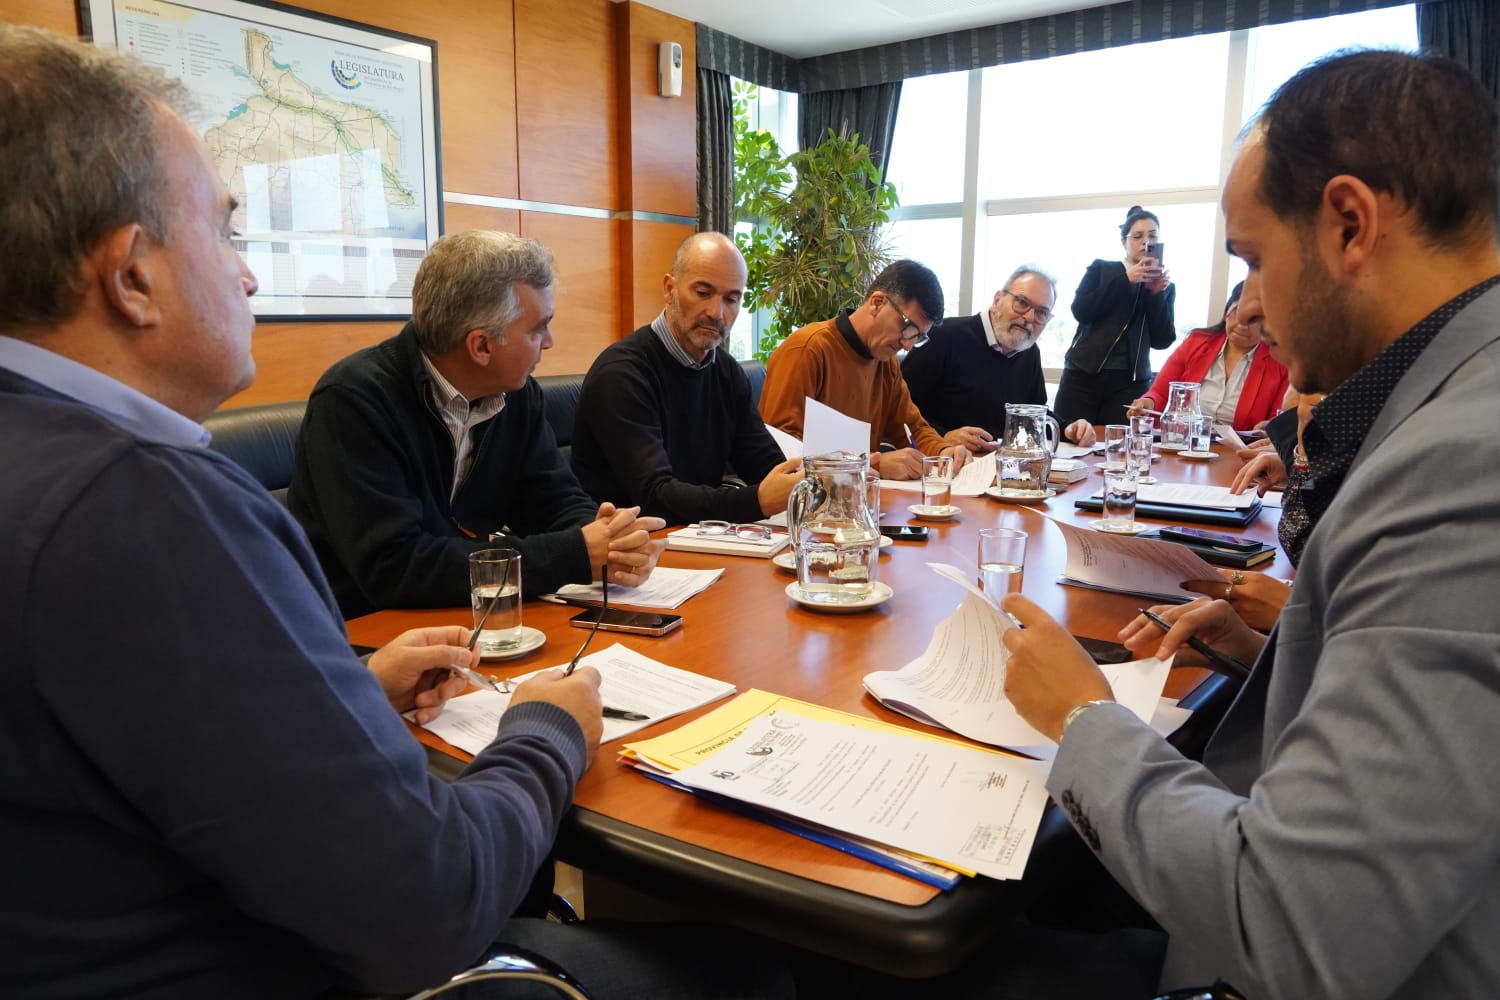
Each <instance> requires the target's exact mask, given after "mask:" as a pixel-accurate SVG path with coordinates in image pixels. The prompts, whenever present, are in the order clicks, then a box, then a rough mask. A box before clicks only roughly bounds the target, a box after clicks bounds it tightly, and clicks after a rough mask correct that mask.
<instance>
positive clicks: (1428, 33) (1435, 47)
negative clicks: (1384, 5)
mask: <svg viewBox="0 0 1500 1000" xmlns="http://www.w3.org/2000/svg"><path fill="white" fill-rule="evenodd" d="M1417 40H1418V41H1419V42H1421V44H1422V47H1423V48H1424V49H1431V50H1432V51H1434V52H1438V53H1441V54H1442V55H1445V56H1447V57H1448V58H1450V59H1452V60H1454V61H1456V62H1459V63H1462V64H1463V65H1464V66H1467V67H1468V68H1469V71H1470V72H1472V73H1473V74H1474V75H1475V76H1477V77H1479V80H1480V82H1481V83H1483V84H1484V86H1485V88H1486V89H1487V90H1489V92H1490V96H1491V97H1493V98H1495V99H1496V101H1500V14H1497V13H1496V8H1495V2H1494V0H1436V2H1432V3H1419V4H1417Z"/></svg>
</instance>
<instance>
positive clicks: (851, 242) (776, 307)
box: [734, 84, 897, 359]
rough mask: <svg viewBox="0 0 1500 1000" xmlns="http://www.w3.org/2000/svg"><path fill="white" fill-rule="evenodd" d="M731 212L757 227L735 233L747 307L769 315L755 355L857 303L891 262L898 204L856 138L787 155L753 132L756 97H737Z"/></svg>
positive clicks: (833, 137)
mask: <svg viewBox="0 0 1500 1000" xmlns="http://www.w3.org/2000/svg"><path fill="white" fill-rule="evenodd" d="M734 96H735V144H734V147H735V148H734V154H735V171H734V180H735V209H736V215H737V218H738V219H739V220H740V222H742V223H750V224H751V225H753V226H754V228H753V229H752V230H751V231H749V232H748V233H747V232H744V231H743V230H741V231H739V232H737V233H736V239H737V240H738V242H739V246H740V251H741V252H742V253H743V254H744V255H745V262H746V264H747V265H748V267H749V272H750V277H749V287H748V289H747V290H746V294H747V298H748V299H749V303H750V305H751V307H752V308H754V309H756V310H767V311H769V312H770V315H771V318H770V320H769V322H767V323H765V325H764V326H763V327H762V330H761V335H760V338H759V343H758V344H757V345H756V349H755V356H756V357H758V358H761V359H764V358H767V357H769V356H770V354H771V352H772V351H774V350H775V349H776V347H777V346H778V345H779V344H780V343H781V342H782V341H783V340H785V339H786V337H787V335H788V334H790V333H791V332H792V331H793V330H796V329H797V328H798V327H801V326H805V325H806V324H808V323H812V322H816V321H818V320H824V319H828V318H829V317H831V316H833V315H835V314H836V313H837V312H838V311H839V310H840V309H842V308H844V307H845V306H852V305H856V304H858V303H859V301H860V299H861V297H862V296H863V295H864V293H865V289H866V288H867V287H868V286H869V284H870V282H871V280H873V279H874V277H875V275H876V274H878V273H879V272H880V270H881V269H882V268H884V267H885V266H886V264H888V263H890V260H891V252H890V244H889V242H888V240H887V238H886V224H887V223H888V222H889V221H890V210H891V209H892V208H894V207H895V205H896V203H897V198H896V189H895V186H894V185H892V184H889V183H887V182H886V181H885V179H884V178H883V177H882V176H881V174H880V171H878V170H877V169H876V168H875V164H874V163H872V162H871V160H870V150H869V147H867V146H866V145H865V144H864V143H863V142H861V141H860V139H859V134H858V133H854V134H852V135H837V134H835V133H834V132H833V130H832V129H829V131H828V135H827V136H825V137H824V139H823V141H822V142H821V143H819V144H818V145H817V146H814V147H813V148H812V149H805V150H801V151H799V152H796V153H792V154H790V155H789V156H783V155H782V153H781V149H780V147H779V146H778V145H777V143H776V140H775V138H774V137H772V135H771V134H770V133H769V132H767V131H765V130H764V129H752V128H751V127H750V125H749V116H748V108H749V105H750V102H751V101H753V100H754V96H755V89H754V87H753V86H751V85H749V84H741V85H737V86H736V91H735V95H734Z"/></svg>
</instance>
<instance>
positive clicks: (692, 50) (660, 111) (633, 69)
mask: <svg viewBox="0 0 1500 1000" xmlns="http://www.w3.org/2000/svg"><path fill="white" fill-rule="evenodd" d="M619 7H620V8H621V9H620V10H619V11H618V12H617V20H619V22H620V24H619V40H620V47H619V51H620V61H621V64H622V65H621V67H620V72H619V74H618V79H619V80H620V93H621V95H622V96H621V102H620V103H621V109H622V120H621V124H620V135H621V137H622V151H623V155H622V162H621V173H622V183H621V187H622V189H624V188H625V187H626V185H625V182H624V180H623V178H624V177H625V176H628V177H629V185H628V188H629V191H630V195H629V204H628V207H629V208H631V209H633V210H635V211H637V212H657V213H661V214H664V215H682V216H687V217H688V218H696V217H697V215H698V173H697V148H698V69H697V67H698V42H697V38H698V32H697V27H696V25H694V23H693V22H692V21H687V20H684V19H683V18H680V17H675V16H673V15H671V14H667V13H663V12H662V11H659V10H655V9H653V8H651V7H645V6H642V5H641V4H638V3H622V4H620V5H619ZM662 42H677V43H678V44H679V45H681V46H682V96H681V97H662V96H661V94H660V90H659V87H658V81H657V68H658V67H657V60H658V46H659V45H660V44H661V43H662ZM625 95H628V100H626V97H625ZM626 139H628V146H627V144H626V142H625V141H624V140H626Z"/></svg>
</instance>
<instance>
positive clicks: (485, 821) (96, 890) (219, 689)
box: [0, 369, 585, 1000]
mask: <svg viewBox="0 0 1500 1000" xmlns="http://www.w3.org/2000/svg"><path fill="white" fill-rule="evenodd" d="M0 426H4V427H5V433H4V435H3V436H0V468H4V469H5V470H6V473H5V477H4V479H3V483H0V524H4V525H5V531H4V535H3V536H0V537H3V542H0V649H3V650H4V654H3V655H4V666H3V668H0V685H3V689H0V886H4V890H3V892H0V995H3V996H6V997H46V998H49V1000H55V998H60V997H74V996H100V995H118V996H131V997H153V998H176V997H181V998H184V1000H186V998H194V1000H197V998H203V997H214V998H216V1000H222V998H237V997H246V998H249V997H262V998H263V997H273V996H274V997H278V998H288V997H290V998H296V997H311V996H315V995H317V994H318V993H320V992H321V991H323V990H326V989H327V988H329V987H330V986H337V987H340V988H344V989H356V990H361V991H368V992H408V991H411V990H413V989H416V988H418V987H420V986H424V985H430V984H431V983H433V982H436V981H440V980H441V979H443V978H445V977H446V976H448V975H449V974H451V973H452V972H454V971H457V970H458V969H459V968H462V967H463V966H465V965H467V964H469V963H470V962H471V961H472V960H473V959H474V958H476V957H477V956H478V955H479V954H480V952H481V951H482V950H483V949H484V947H485V946H486V945H487V944H488V943H489V942H490V941H491V940H492V939H493V938H494V937H495V935H496V933H497V932H498V930H499V928H500V927H501V925H502V924H503V923H504V921H505V920H506V918H507V916H508V915H509V914H510V913H511V911H512V910H513V908H514V907H515V905H516V903H517V901H518V900H520V899H521V897H522V896H523V894H524V893H525V891H526V888H527V886H528V883H529V880H530V878H531V876H532V875H533V874H534V873H535V871H536V870H537V868H538V866H539V865H540V864H541V863H542V861H543V860H544V858H545V857H546V853H547V851H548V848H549V847H550V845H551V842H552V839H553V837H554V835H555V833H556V830H557V827H558V824H559V822H560V820H561V817H562V815H563V812H564V810H565V809H567V807H568V804H569V802H570V800H571V797H572V792H573V788H574V784H575V782H576V781H577V778H578V776H579V775H580V774H581V773H582V770H583V767H584V764H585V761H584V745H583V741H582V735H581V733H580V732H579V730H578V727H577V724H576V723H574V722H573V720H572V719H571V718H570V717H568V716H567V715H566V714H565V713H563V712H562V710H561V709H558V708H556V707H554V706H550V705H535V706H534V705H530V704H528V705H526V706H523V708H521V709H518V710H516V711H513V712H511V713H508V714H507V715H506V716H505V718H504V721H503V722H502V724H501V727H500V733H499V736H498V738H497V740H496V741H495V742H494V743H492V744H491V745H490V747H489V748H488V749H486V750H485V752H484V753H482V754H481V755H480V756H479V757H478V758H477V759H476V760H475V761H474V763H473V764H472V765H471V766H470V767H469V768H468V769H467V770H466V771H465V773H464V774H463V776H462V777H461V778H460V779H458V780H457V781H456V782H454V783H453V784H452V785H446V784H444V783H442V782H441V781H439V780H437V779H435V778H432V777H430V776H429V775H428V774H427V772H426V769H425V757H424V754H423V752H422V749H421V747H420V746H419V745H418V744H417V743H416V741H414V740H413V739H412V738H411V736H410V734H409V733H408V732H406V730H405V727H404V725H403V723H402V722H401V720H400V719H399V718H398V717H397V715H396V714H395V713H394V712H393V711H392V710H391V707H390V704H389V703H388V702H387V700H386V698H385V696H384V693H383V692H382V690H381V688H380V686H379V684H378V683H377V682H376V680H375V679H374V677H373V676H372V675H371V674H370V673H369V671H368V670H366V669H365V667H364V666H363V665H362V664H360V662H359V661H358V660H357V659H355V658H354V656H353V655H352V654H351V652H350V650H349V647H348V645H347V644H346V636H345V633H344V630H343V626H342V623H341V621H340V619H339V616H338V612H337V609H336V608H335V606H334V602H333V598H332V595H331V594H330V592H329V590H328V587H327V585H326V583H325V582H324V581H323V577H322V575H321V573H319V571H318V567H317V563H316V560H315V559H314V557H313V554H312V552H311V551H310V550H309V548H308V546H307V542H306V539H305V538H304V537H303V535H302V532H301V531H300V530H299V529H298V528H297V526H296V524H295V523H293V522H292V520H291V519H290V518H289V517H287V516H286V514H285V512H284V511H282V510H281V508H280V507H279V506H278V505H277V504H276V503H275V502H274V501H273V500H272V499H271V498H270V497H269V495H268V494H267V493H266V492H265V491H264V490H263V489H261V488H260V487H259V486H258V485H257V484H256V483H254V482H253V481H252V480H251V479H250V478H249V477H248V476H247V475H246V474H245V473H243V472H242V471H241V470H240V469H239V468H238V467H237V466H235V465H233V463H231V462H229V461H228V460H227V459H224V458H222V457H221V456H219V455H216V454H215V453H213V452H211V451H207V450H205V449H203V448H188V447H180V446H175V445H167V444H162V443H159V442H155V441H151V440H146V439H143V438H140V437H137V436H135V435H133V434H131V433H129V432H127V431H125V430H123V429H122V428H121V427H120V426H118V425H117V424H116V423H114V422H113V421H111V420H109V419H106V418H105V417H104V416H102V415H101V414H100V413H98V412H96V411H95V410H93V409H90V408H88V407H86V406H83V405H81V404H79V403H78V402H76V401H74V400H71V399H68V398H67V397H64V396H61V395H58V394H56V393H53V392H51V391H50V390H48V389H45V388H43V387H41V386H40V385H38V384H37V383H35V382H33V381H31V380H29V379H27V378H24V377H22V376H19V375H16V374H14V373H12V372H9V371H6V370H4V369H0ZM95 597H98V599H99V600H98V602H97V603H90V602H91V601H93V600H94V598H95Z"/></svg>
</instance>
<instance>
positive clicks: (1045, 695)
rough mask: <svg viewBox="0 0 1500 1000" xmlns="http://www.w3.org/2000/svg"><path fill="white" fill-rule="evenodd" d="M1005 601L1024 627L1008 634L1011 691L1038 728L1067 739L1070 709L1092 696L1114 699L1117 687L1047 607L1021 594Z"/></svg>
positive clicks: (1008, 687) (1055, 737)
mask: <svg viewBox="0 0 1500 1000" xmlns="http://www.w3.org/2000/svg"><path fill="white" fill-rule="evenodd" d="M1002 603H1003V605H1004V608H1005V610H1006V611H1008V612H1010V614H1011V615H1012V616H1013V617H1014V618H1015V619H1016V620H1017V621H1019V622H1020V623H1021V625H1022V626H1023V627H1022V628H1013V629H1009V630H1007V631H1006V632H1005V633H1004V636H1003V637H1002V641H1003V642H1004V643H1005V648H1006V649H1007V650H1009V651H1010V659H1009V661H1008V662H1007V664H1006V669H1005V694H1006V696H1007V697H1008V698H1009V699H1010V702H1011V704H1012V705H1014V706H1015V709H1016V711H1017V713H1019V714H1020V716H1021V718H1023V719H1025V720H1026V722H1027V723H1029V724H1030V725H1031V726H1032V727H1033V728H1034V729H1036V730H1037V731H1038V732H1040V733H1042V734H1044V735H1045V736H1047V738H1049V739H1053V740H1061V739H1062V730H1063V720H1064V719H1066V718H1067V716H1068V713H1069V712H1071V711H1072V710H1073V709H1074V708H1076V707H1078V706H1079V705H1082V704H1083V703H1084V702H1086V701H1101V700H1103V701H1114V700H1115V697H1114V692H1113V691H1112V690H1110V686H1109V681H1107V680H1105V678H1104V674H1103V673H1102V672H1101V671H1100V670H1099V667H1098V666H1097V665H1096V664H1095V663H1094V661H1093V660H1092V659H1091V658H1090V657H1089V654H1087V653H1085V652H1084V651H1083V647H1082V646H1080V645H1078V643H1077V642H1076V641H1074V639H1073V637H1072V636H1071V635H1069V634H1068V630H1067V629H1065V628H1063V627H1062V626H1061V625H1059V624H1058V623H1057V622H1056V621H1054V620H1053V619H1052V617H1051V616H1050V615H1048V614H1047V612H1045V611H1043V610H1042V609H1041V608H1040V607H1038V606H1037V605H1036V604H1035V603H1034V602H1032V601H1031V600H1030V599H1028V598H1026V597H1025V596H1023V595H1021V594H1010V595H1008V596H1007V597H1006V598H1005V600H1004V601H1003V602H1002Z"/></svg>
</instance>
